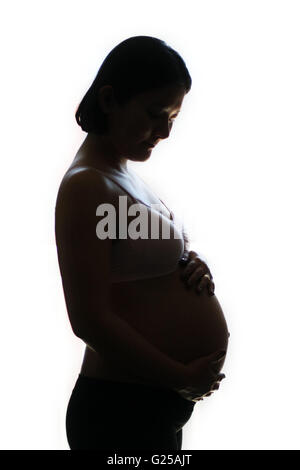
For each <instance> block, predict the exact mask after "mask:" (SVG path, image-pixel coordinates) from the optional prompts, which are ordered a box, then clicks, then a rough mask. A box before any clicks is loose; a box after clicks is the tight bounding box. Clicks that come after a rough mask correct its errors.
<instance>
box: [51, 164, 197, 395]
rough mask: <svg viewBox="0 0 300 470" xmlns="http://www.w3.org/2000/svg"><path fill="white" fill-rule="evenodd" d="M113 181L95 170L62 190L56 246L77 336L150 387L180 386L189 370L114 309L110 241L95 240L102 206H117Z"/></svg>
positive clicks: (76, 176)
mask: <svg viewBox="0 0 300 470" xmlns="http://www.w3.org/2000/svg"><path fill="white" fill-rule="evenodd" d="M110 184H111V183H110V182H109V181H108V180H107V179H106V178H105V177H104V176H99V173H98V174H96V173H95V172H93V170H81V171H79V172H77V173H76V174H74V175H72V176H71V177H70V178H69V180H68V181H67V182H66V183H65V185H64V186H63V188H62V189H61V190H60V192H59V195H58V199H57V204H56V214H55V231H56V244H57V251H58V258H59V266H60V271H61V276H62V282H63V288H64V294H65V300H66V306H67V311H68V315H69V319H70V323H71V326H72V329H73V332H74V333H75V335H76V336H78V337H79V338H81V339H82V340H83V341H84V342H85V343H86V344H87V345H88V346H89V347H91V348H92V349H93V350H94V351H96V352H98V353H99V354H100V355H101V356H103V357H105V359H106V360H107V361H108V362H111V363H114V364H117V365H118V367H122V368H123V369H125V370H127V371H130V372H132V374H133V375H135V376H138V377H141V378H143V379H144V380H145V381H148V382H149V383H153V384H157V385H161V386H165V387H171V388H172V387H181V386H185V385H186V384H187V383H188V382H189V369H188V367H187V366H186V365H184V364H183V363H180V362H177V361H174V360H173V359H171V358H170V357H168V356H167V355H166V354H164V353H163V352H161V351H160V350H158V349H157V348H156V347H155V346H153V345H152V344H151V343H150V342H148V341H147V340H146V339H145V338H144V337H143V336H142V335H141V334H140V333H139V332H137V331H136V330H135V329H134V328H132V327H131V326H130V325H129V324H128V323H127V322H126V321H124V320H123V319H121V318H120V317H119V316H117V315H115V314H114V313H113V312H112V311H111V308H110V303H109V292H110V255H111V247H112V240H111V239H109V238H107V239H105V240H100V239H99V238H98V237H97V236H96V225H97V222H99V217H97V216H96V208H97V206H98V205H99V204H101V203H111V204H113V205H114V206H115V207H116V210H117V211H116V213H117V214H118V202H117V201H116V196H115V194H113V192H112V189H111V187H110Z"/></svg>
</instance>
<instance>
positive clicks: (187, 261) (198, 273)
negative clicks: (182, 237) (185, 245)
mask: <svg viewBox="0 0 300 470" xmlns="http://www.w3.org/2000/svg"><path fill="white" fill-rule="evenodd" d="M180 264H181V265H183V266H184V268H185V269H184V271H183V272H182V274H181V279H182V281H183V282H185V284H186V286H187V287H192V286H193V287H194V288H195V291H196V292H197V294H200V292H201V291H202V290H203V289H204V288H205V287H207V290H208V294H209V295H214V291H215V284H214V282H213V280H212V279H213V277H212V274H211V272H210V270H209V268H208V266H207V264H206V263H204V261H202V260H201V259H200V258H199V256H198V254H197V253H196V252H195V251H188V252H186V253H185V254H184V255H183V257H182V258H181V259H180Z"/></svg>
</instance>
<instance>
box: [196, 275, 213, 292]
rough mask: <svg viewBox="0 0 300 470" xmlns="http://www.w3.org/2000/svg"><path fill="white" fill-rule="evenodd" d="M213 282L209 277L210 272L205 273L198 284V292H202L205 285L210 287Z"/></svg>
mask: <svg viewBox="0 0 300 470" xmlns="http://www.w3.org/2000/svg"><path fill="white" fill-rule="evenodd" d="M210 283H211V280H210V278H209V275H208V273H205V274H204V275H203V276H202V278H201V281H200V282H199V283H198V286H197V288H196V290H197V292H201V291H202V290H203V289H204V288H205V287H208V286H209V285H210Z"/></svg>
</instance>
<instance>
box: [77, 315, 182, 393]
mask: <svg viewBox="0 0 300 470" xmlns="http://www.w3.org/2000/svg"><path fill="white" fill-rule="evenodd" d="M77 336H79V337H80V338H81V339H82V340H83V341H84V342H85V343H86V344H87V345H88V346H89V347H91V348H92V349H93V350H94V351H96V352H98V353H99V354H100V355H101V356H102V357H104V358H105V360H106V361H107V362H108V363H112V364H113V365H115V366H117V367H118V368H120V369H122V370H126V371H128V372H129V373H131V374H132V375H133V376H135V377H139V378H142V379H143V380H145V381H147V382H149V383H150V384H151V383H153V384H154V385H155V384H157V385H158V386H163V387H170V388H173V387H174V388H175V387H184V386H186V384H187V383H188V382H189V369H188V367H187V366H186V365H185V364H183V363H181V362H177V361H175V360H173V359H171V358H170V357H168V356H167V355H166V354H164V353H163V352H161V351H160V350H158V349H157V348H156V347H155V346H154V345H152V344H151V343H150V342H148V341H147V340H146V339H145V338H144V337H143V336H142V335H141V334H140V333H139V332H138V331H136V330H135V329H134V328H132V327H131V326H130V325H129V324H128V323H127V322H126V321H124V320H123V319H122V318H120V317H118V316H117V315H115V314H114V313H112V312H109V313H108V314H106V315H102V316H101V317H100V318H99V320H98V322H97V324H96V325H95V324H94V325H93V326H92V327H91V328H90V329H89V330H88V331H87V332H85V334H80V335H77Z"/></svg>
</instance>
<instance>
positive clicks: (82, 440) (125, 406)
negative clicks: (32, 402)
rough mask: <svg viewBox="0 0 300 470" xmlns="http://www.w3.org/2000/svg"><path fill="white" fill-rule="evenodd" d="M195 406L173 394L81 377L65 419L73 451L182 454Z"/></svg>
mask: <svg viewBox="0 0 300 470" xmlns="http://www.w3.org/2000/svg"><path fill="white" fill-rule="evenodd" d="M194 406H195V402H193V401H189V400H187V399H185V398H183V397H182V396H180V395H179V394H178V393H177V392H175V391H174V390H171V389H166V388H164V389H162V388H156V387H152V386H149V385H144V384H135V383H128V382H126V383H125V382H113V381H108V380H102V379H97V378H91V377H85V376H83V375H81V374H79V376H78V378H77V381H76V383H75V386H74V388H73V391H72V394H71V397H70V400H69V403H68V408H67V414H66V432H67V439H68V443H69V446H70V449H71V450H119V449H121V450H128V449H131V450H135V449H140V450H180V449H181V445H182V427H183V426H184V425H185V424H186V423H187V421H188V420H189V419H190V417H191V415H192V413H193V409H194Z"/></svg>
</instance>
